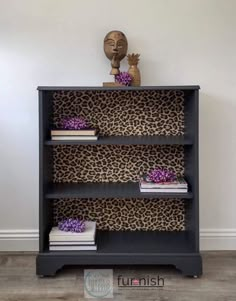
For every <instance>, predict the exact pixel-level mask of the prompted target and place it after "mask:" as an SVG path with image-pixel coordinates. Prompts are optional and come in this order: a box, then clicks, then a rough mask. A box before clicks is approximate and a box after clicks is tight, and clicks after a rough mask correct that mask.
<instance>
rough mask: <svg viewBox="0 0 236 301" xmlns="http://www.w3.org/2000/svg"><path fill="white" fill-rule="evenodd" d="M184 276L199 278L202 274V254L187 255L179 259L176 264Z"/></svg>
mask: <svg viewBox="0 0 236 301" xmlns="http://www.w3.org/2000/svg"><path fill="white" fill-rule="evenodd" d="M175 266H176V268H177V269H178V270H180V271H181V272H182V273H183V275H184V276H191V277H194V278H198V277H200V276H201V275H202V258H201V255H199V256H193V257H191V256H190V257H187V258H183V259H181V260H179V262H178V263H177V264H176V265H175Z"/></svg>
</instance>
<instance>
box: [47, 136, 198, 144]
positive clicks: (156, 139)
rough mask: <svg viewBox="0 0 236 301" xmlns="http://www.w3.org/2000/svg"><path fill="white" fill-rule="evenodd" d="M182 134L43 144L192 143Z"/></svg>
mask: <svg viewBox="0 0 236 301" xmlns="http://www.w3.org/2000/svg"><path fill="white" fill-rule="evenodd" d="M192 144H193V140H192V139H191V138H187V137H184V136H172V137H171V136H110V137H109V136H107V137H102V136H101V137H99V138H98V140H94V141H73V140H70V141H68V140H67V141H63V140H59V141H57V140H46V141H45V145H192Z"/></svg>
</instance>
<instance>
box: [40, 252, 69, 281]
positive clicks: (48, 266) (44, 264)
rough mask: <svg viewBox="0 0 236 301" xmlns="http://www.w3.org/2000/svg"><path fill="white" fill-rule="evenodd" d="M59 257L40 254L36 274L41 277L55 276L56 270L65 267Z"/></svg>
mask: <svg viewBox="0 0 236 301" xmlns="http://www.w3.org/2000/svg"><path fill="white" fill-rule="evenodd" d="M63 265H64V264H62V263H61V262H60V261H58V260H57V258H50V259H48V258H47V257H44V256H41V255H38V256H37V258H36V274H37V275H38V276H39V277H44V276H55V275H56V272H57V271H58V270H60V269H61V268H62V267H63Z"/></svg>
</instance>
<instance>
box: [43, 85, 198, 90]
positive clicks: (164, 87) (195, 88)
mask: <svg viewBox="0 0 236 301" xmlns="http://www.w3.org/2000/svg"><path fill="white" fill-rule="evenodd" d="M199 89H200V86H198V85H193V86H190V85H187V86H142V87H101V86H95V87H73V86H71V87H70V86H64V87H59V86H54V87H49V86H39V87H38V90H39V91H40V90H42V91H60V90H63V91H70V90H73V91H77V90H98V91H103V90H104V91H113V90H118V91H119V90H121V91H122V90H123V91H133V90H135V91H140V90H141V91H142V90H199Z"/></svg>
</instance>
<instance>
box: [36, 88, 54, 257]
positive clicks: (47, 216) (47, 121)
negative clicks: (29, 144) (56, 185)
mask: <svg viewBox="0 0 236 301" xmlns="http://www.w3.org/2000/svg"><path fill="white" fill-rule="evenodd" d="M51 122H52V100H51V98H50V92H44V91H39V250H40V252H43V251H44V250H45V249H46V248H47V246H48V232H49V230H50V228H51V226H52V218H53V216H52V205H51V204H50V203H49V202H47V201H46V200H45V197H44V196H45V192H46V190H47V186H48V185H49V184H50V183H51V182H52V181H53V160H52V159H53V157H52V149H51V148H50V147H47V146H45V145H44V141H45V140H46V139H48V135H49V131H50V127H51Z"/></svg>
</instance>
